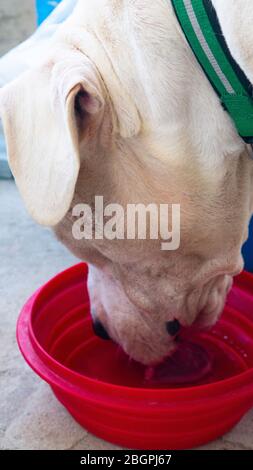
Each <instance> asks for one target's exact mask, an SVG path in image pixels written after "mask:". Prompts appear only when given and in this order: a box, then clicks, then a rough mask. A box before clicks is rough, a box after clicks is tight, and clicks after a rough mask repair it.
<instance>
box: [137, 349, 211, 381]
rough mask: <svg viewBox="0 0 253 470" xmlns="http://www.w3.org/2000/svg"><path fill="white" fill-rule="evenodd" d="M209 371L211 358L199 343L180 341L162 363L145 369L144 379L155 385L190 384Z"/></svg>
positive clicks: (200, 378) (199, 379)
mask: <svg viewBox="0 0 253 470" xmlns="http://www.w3.org/2000/svg"><path fill="white" fill-rule="evenodd" d="M210 371H211V360H210V358H209V356H208V354H207V353H206V351H205V350H204V349H203V348H202V346H200V345H199V344H193V343H191V342H189V341H186V340H184V341H182V342H181V343H180V344H179V346H178V348H177V350H176V351H175V353H174V354H173V355H172V356H171V357H169V358H167V359H166V360H165V361H164V362H163V363H162V364H159V365H158V366H156V367H148V368H147V369H146V374H145V379H146V382H149V383H150V384H154V385H155V384H157V385H159V384H160V385H166V384H168V385H189V386H190V385H191V384H196V382H199V381H201V380H202V379H203V378H204V377H205V376H206V375H207V374H208V373H209V372H210Z"/></svg>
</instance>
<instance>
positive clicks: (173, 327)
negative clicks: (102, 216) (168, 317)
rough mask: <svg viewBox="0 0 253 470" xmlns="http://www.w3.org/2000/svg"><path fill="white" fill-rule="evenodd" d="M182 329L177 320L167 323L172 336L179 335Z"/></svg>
mask: <svg viewBox="0 0 253 470" xmlns="http://www.w3.org/2000/svg"><path fill="white" fill-rule="evenodd" d="M180 328H181V325H180V323H179V321H178V320H176V319H175V320H172V321H168V322H167V323H166V329H167V332H168V333H169V335H170V336H176V335H177V334H178V333H179V331H180Z"/></svg>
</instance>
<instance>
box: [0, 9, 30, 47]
mask: <svg viewBox="0 0 253 470" xmlns="http://www.w3.org/2000/svg"><path fill="white" fill-rule="evenodd" d="M34 4H35V0H22V1H20V0H0V56H1V55H2V54H4V53H5V52H7V51H9V49H11V48H12V47H14V46H16V45H17V44H19V43H20V42H21V41H24V40H25V39H26V38H27V37H28V36H29V35H30V34H31V33H32V32H33V31H34V29H35V27H36V20H35V9H34Z"/></svg>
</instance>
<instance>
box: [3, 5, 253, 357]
mask: <svg viewBox="0 0 253 470" xmlns="http://www.w3.org/2000/svg"><path fill="white" fill-rule="evenodd" d="M213 4H214V6H215V8H216V10H217V13H218V16H219V19H220V23H221V27H222V29H223V32H224V35H225V38H226V40H227V43H228V46H229V47H230V50H231V52H232V54H233V56H234V57H235V59H236V60H237V61H238V63H239V65H240V66H241V67H242V69H243V70H244V72H245V73H246V74H247V76H248V78H249V79H250V80H251V81H253V55H252V51H251V47H252V48H253V29H252V19H253V13H252V8H251V1H250V0H244V1H238V0H236V1H235V0H216V1H213ZM0 108H1V116H2V119H3V123H4V129H5V134H6V140H7V145H8V153H9V159H10V165H11V168H12V171H13V173H14V176H15V179H16V182H17V185H18V187H19V189H20V192H21V194H22V196H23V198H24V201H25V204H26V207H27V209H28V210H29V212H30V214H31V215H32V216H33V217H34V219H35V220H37V221H38V222H39V223H41V224H44V225H48V226H52V227H53V228H54V230H55V232H56V235H57V237H58V238H59V239H60V240H61V241H62V242H63V243H64V244H66V245H67V247H68V248H69V249H70V250H71V251H72V252H73V253H74V254H75V255H77V256H78V257H79V258H81V259H83V260H85V261H87V262H88V263H89V264H90V279H89V289H90V298H91V305H92V314H93V317H94V321H99V322H100V325H103V328H104V329H105V330H106V331H107V333H108V335H109V336H110V337H111V338H113V339H114V340H115V341H116V342H118V343H119V344H120V345H121V346H122V347H123V348H124V350H125V351H126V352H127V353H128V354H130V356H131V357H133V358H134V359H136V360H138V361H141V362H143V363H144V364H153V363H156V362H157V361H160V360H161V359H162V358H163V357H165V356H167V355H168V354H170V352H171V351H172V350H173V349H174V348H175V341H174V340H175V335H176V333H177V330H178V328H179V324H181V325H184V326H188V325H192V324H193V323H194V324H198V325H203V326H208V325H211V324H213V323H215V322H216V320H217V318H218V316H219V314H220V313H221V311H222V308H223V305H224V301H225V298H226V294H227V292H228V290H229V288H230V286H231V281H232V277H233V276H234V275H235V274H237V273H238V272H240V270H241V269H242V267H243V260H242V257H241V247H242V244H243V242H244V240H246V238H247V227H248V221H249V218H250V215H251V213H252V210H253V207H252V205H253V204H252V202H253V201H252V193H253V191H252V185H253V163H252V160H251V158H250V153H251V148H250V147H249V146H247V145H246V144H245V143H244V142H243V141H242V139H241V138H240V137H239V135H238V134H237V131H236V130H235V126H234V124H233V122H232V120H231V118H230V116H229V115H228V113H227V112H226V111H224V109H223V108H222V106H221V104H220V101H219V99H218V97H217V96H216V94H215V92H214V90H213V88H212V87H211V85H210V83H209V81H208V80H207V78H206V77H205V75H204V73H203V71H202V70H201V68H200V66H199V65H198V63H197V60H196V59H195V57H194V55H193V53H192V51H191V49H190V47H189V45H188V44H187V42H186V40H185V37H184V34H183V33H182V30H181V28H180V25H179V23H178V21H177V18H176V16H175V13H174V10H173V8H172V6H171V2H170V1H169V0H156V1H152V2H150V0H125V1H123V0H90V1H88V0H86V1H84V0H80V1H79V2H78V4H77V7H76V9H75V10H74V13H73V14H72V15H71V17H70V18H69V19H68V20H67V21H66V22H65V23H64V24H63V26H61V27H60V29H59V31H58V32H57V33H56V35H55V36H54V39H53V41H52V43H51V46H50V50H49V51H48V57H47V60H43V63H41V65H40V66H39V67H36V68H34V69H33V70H31V71H29V72H27V73H25V74H23V75H22V76H21V77H20V78H18V79H17V80H15V81H14V82H12V83H11V84H10V85H8V86H6V87H5V88H4V89H3V90H2V92H1V95H0ZM95 195H103V196H104V199H105V201H106V202H107V203H109V202H118V203H121V204H122V205H123V206H126V204H127V203H131V202H133V203H137V202H141V203H144V204H149V203H151V202H152V203H154V202H156V203H158V204H160V203H168V202H174V203H180V204H181V219H182V220H181V245H180V248H179V249H178V250H176V251H173V252H170V251H168V252H167V251H161V249H160V245H161V244H160V241H159V240H131V241H130V240H128V241H127V240H117V241H109V240H89V241H84V240H83V241H81V242H77V241H76V240H74V238H73V237H72V225H73V222H74V218H73V217H72V208H73V206H74V205H75V204H77V203H79V202H81V203H83V202H85V203H88V204H91V205H92V203H93V201H94V196H95ZM174 320H177V321H176V322H175V321H174ZM173 321H174V323H173V324H171V323H169V324H168V322H173ZM168 325H170V327H171V325H172V327H171V328H170V327H168ZM173 325H174V327H173ZM101 329H102V326H101ZM168 331H169V332H170V333H171V334H168Z"/></svg>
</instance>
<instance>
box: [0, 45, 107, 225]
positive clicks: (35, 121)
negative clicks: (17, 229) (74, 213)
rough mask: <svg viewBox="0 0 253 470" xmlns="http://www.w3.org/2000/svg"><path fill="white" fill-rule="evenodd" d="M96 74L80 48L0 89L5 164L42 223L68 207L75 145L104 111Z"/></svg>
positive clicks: (77, 160)
mask: <svg viewBox="0 0 253 470" xmlns="http://www.w3.org/2000/svg"><path fill="white" fill-rule="evenodd" d="M103 107H104V100H103V93H102V90H101V85H100V79H99V76H98V72H97V71H96V70H95V68H94V66H93V65H92V64H91V63H90V62H89V60H88V59H86V58H85V57H83V55H82V54H81V53H79V52H77V53H73V54H70V55H69V57H67V58H63V59H62V60H60V61H58V62H55V61H51V62H50V63H47V64H45V65H43V66H41V67H39V68H38V69H34V70H32V71H29V72H27V73H25V74H24V75H22V76H21V77H20V78H18V79H17V80H15V81H13V82H12V83H11V84H9V85H7V86H6V87H5V88H3V89H2V90H0V117H1V118H2V120H3V126H4V131H5V136H6V142H7V150H8V155H9V162H10V167H11V170H12V172H13V175H14V177H15V180H16V183H17V186H18V188H19V190H20V192H21V195H22V197H23V198H24V201H25V205H26V207H27V209H28V211H29V212H30V214H31V215H32V217H33V218H34V219H35V220H36V221H37V222H39V223H41V224H43V225H48V226H50V225H51V226H52V225H56V224H57V223H58V222H59V221H60V220H61V219H62V218H63V217H64V215H65V214H66V212H67V211H68V209H69V207H70V205H71V202H72V199H73V195H74V190H75V185H76V181H77V177H78V173H79V167H80V158H79V144H80V140H81V139H82V138H83V136H84V135H85V130H86V129H87V127H88V126H89V123H90V120H93V122H94V120H96V115H97V117H98V118H99V116H101V113H102V112H103Z"/></svg>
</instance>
